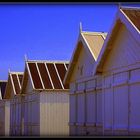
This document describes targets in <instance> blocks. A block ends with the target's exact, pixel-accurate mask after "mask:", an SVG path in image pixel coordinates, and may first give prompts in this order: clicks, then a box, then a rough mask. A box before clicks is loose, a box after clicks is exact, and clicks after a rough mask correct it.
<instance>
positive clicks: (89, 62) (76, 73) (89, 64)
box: [70, 47, 94, 83]
mask: <svg viewBox="0 0 140 140" xmlns="http://www.w3.org/2000/svg"><path fill="white" fill-rule="evenodd" d="M93 66H94V61H93V58H92V55H91V56H90V55H88V53H87V50H86V49H85V48H84V47H82V48H81V50H80V55H79V58H78V61H77V63H76V65H75V67H74V70H73V74H72V77H71V80H70V81H71V82H73V81H75V80H77V79H81V78H84V77H87V76H91V75H92V70H93ZM81 67H83V74H82V75H81V74H80V69H81ZM71 82H70V83H71Z"/></svg>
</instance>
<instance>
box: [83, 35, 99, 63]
mask: <svg viewBox="0 0 140 140" xmlns="http://www.w3.org/2000/svg"><path fill="white" fill-rule="evenodd" d="M81 41H82V43H83V47H84V48H85V49H86V50H87V51H88V52H90V54H92V57H93V58H94V60H95V61H96V60H97V58H96V57H95V55H94V53H93V52H92V50H91V48H90V46H89V44H88V42H87V40H86V39H85V37H84V35H83V34H82V33H81ZM87 48H88V49H87Z"/></svg>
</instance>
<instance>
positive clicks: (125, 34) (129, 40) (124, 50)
mask: <svg viewBox="0 0 140 140" xmlns="http://www.w3.org/2000/svg"><path fill="white" fill-rule="evenodd" d="M112 45H113V47H112V49H111V52H110V53H109V55H108V56H107V59H106V62H105V64H104V68H103V71H108V70H113V69H116V68H119V69H121V67H124V66H127V65H130V64H134V63H136V62H137V61H139V60H140V55H139V53H140V48H139V44H138V42H137V41H136V40H135V38H134V36H133V35H132V34H131V33H130V32H129V31H128V30H127V28H126V27H125V26H124V25H123V24H122V25H121V27H120V29H119V32H118V34H117V37H116V39H115V40H114V42H113V44H112Z"/></svg>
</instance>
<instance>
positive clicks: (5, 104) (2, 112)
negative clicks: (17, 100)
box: [0, 81, 10, 136]
mask: <svg viewBox="0 0 140 140" xmlns="http://www.w3.org/2000/svg"><path fill="white" fill-rule="evenodd" d="M6 84H7V81H0V136H9V130H10V101H9V100H7V99H4V94H5V89H6Z"/></svg>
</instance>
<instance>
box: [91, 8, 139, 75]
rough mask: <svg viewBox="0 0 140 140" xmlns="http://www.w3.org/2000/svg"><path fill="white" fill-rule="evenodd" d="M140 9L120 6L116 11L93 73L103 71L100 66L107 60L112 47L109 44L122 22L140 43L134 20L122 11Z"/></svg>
mask: <svg viewBox="0 0 140 140" xmlns="http://www.w3.org/2000/svg"><path fill="white" fill-rule="evenodd" d="M126 8H127V9H129V8H130V9H140V8H138V7H137V8H136V7H133V8H132V7H119V8H118V11H117V13H116V17H115V19H114V21H113V24H112V26H111V29H110V31H109V33H108V35H107V37H106V40H105V42H104V44H103V47H102V49H101V52H100V54H99V57H98V59H97V61H96V63H95V67H94V69H93V75H95V74H96V73H97V72H102V70H100V68H99V67H100V66H101V65H102V64H103V63H104V61H105V59H104V58H105V56H106V55H107V54H108V53H109V51H110V49H111V48H109V47H108V46H109V44H111V43H112V40H113V39H114V38H115V37H116V36H115V34H116V32H117V29H118V28H119V27H120V25H121V24H124V25H125V26H126V28H127V29H128V30H129V31H130V32H131V33H132V34H133V35H134V36H135V39H136V41H137V42H139V43H140V31H139V30H138V29H137V28H136V26H135V25H134V24H133V23H132V21H131V20H130V19H129V18H128V17H127V15H126V14H125V13H124V12H123V11H122V9H126Z"/></svg>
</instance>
